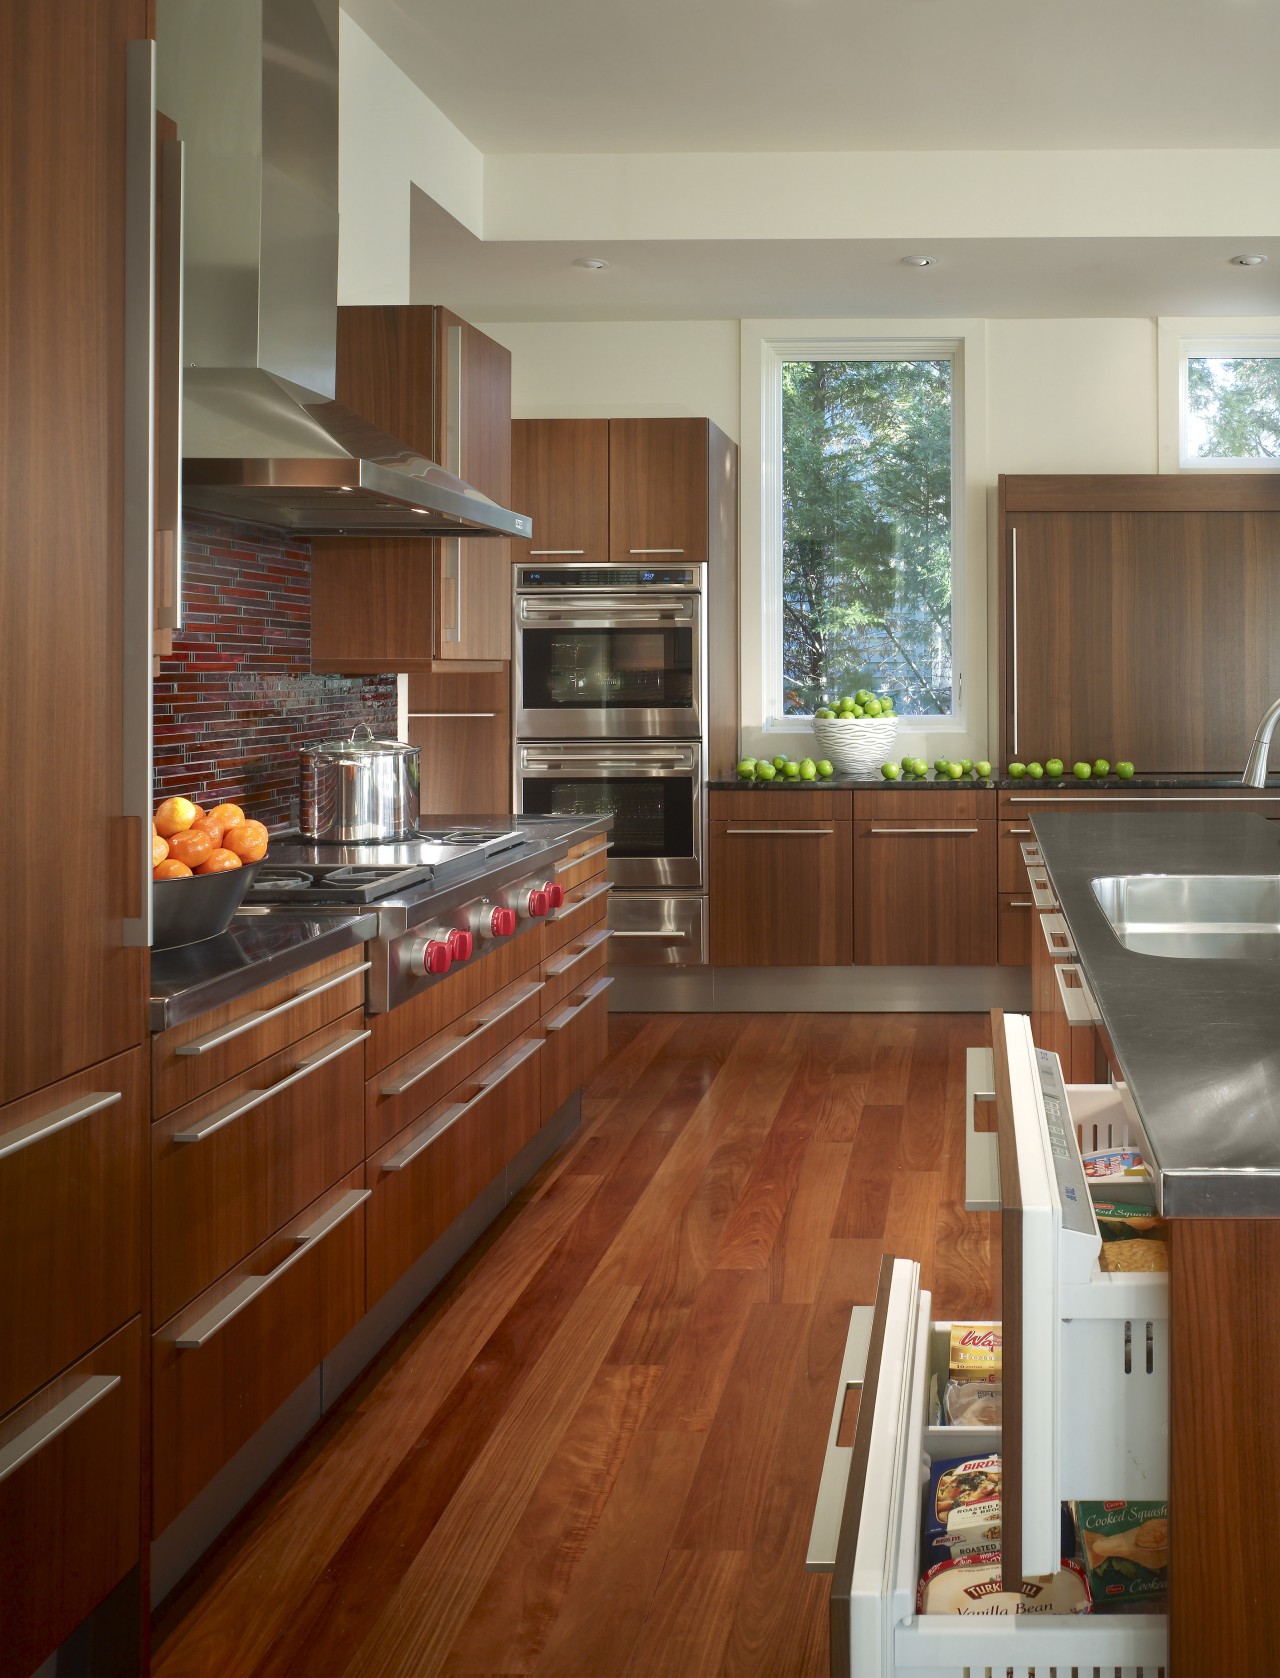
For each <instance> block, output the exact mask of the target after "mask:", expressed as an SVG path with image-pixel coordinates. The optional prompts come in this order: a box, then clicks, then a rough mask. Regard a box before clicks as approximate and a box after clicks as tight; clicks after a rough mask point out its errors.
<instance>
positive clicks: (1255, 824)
mask: <svg viewBox="0 0 1280 1678" xmlns="http://www.w3.org/2000/svg"><path fill="white" fill-rule="evenodd" d="M1031 822H1032V826H1033V827H1034V829H1035V834H1036V838H1037V839H1038V840H1039V842H1040V848H1041V854H1042V855H1043V857H1044V862H1045V866H1046V867H1047V869H1048V870H1049V877H1050V879H1051V881H1052V882H1053V888H1054V892H1055V894H1056V895H1057V898H1058V901H1059V903H1060V904H1061V905H1062V913H1063V915H1064V916H1065V918H1066V921H1067V925H1068V926H1069V927H1070V929H1071V935H1072V938H1073V940H1074V942H1075V946H1076V950H1077V952H1078V960H1079V962H1080V965H1081V967H1082V968H1083V969H1084V975H1085V978H1086V979H1087V980H1088V983H1089V986H1090V989H1091V990H1092V991H1093V994H1094V997H1095V999H1096V1001H1097V1004H1098V1010H1099V1012H1100V1013H1101V1015H1102V1020H1103V1024H1104V1026H1105V1028H1106V1031H1107V1034H1108V1036H1109V1037H1110V1039H1111V1044H1112V1048H1113V1050H1114V1052H1115V1057H1116V1060H1117V1062H1118V1063H1119V1066H1120V1069H1121V1072H1122V1073H1123V1075H1124V1078H1125V1081H1126V1083H1127V1085H1128V1090H1129V1094H1130V1096H1131V1097H1132V1099H1133V1103H1134V1106H1135V1107H1136V1109H1137V1113H1138V1117H1139V1119H1140V1120H1141V1123H1142V1126H1143V1129H1144V1130H1145V1131H1146V1136H1147V1143H1148V1148H1149V1152H1150V1162H1151V1165H1152V1168H1153V1174H1154V1177H1155V1181H1156V1185H1157V1193H1158V1196H1159V1201H1160V1205H1161V1209H1162V1210H1163V1212H1164V1213H1165V1215H1166V1216H1168V1217H1175V1218H1182V1217H1185V1218H1219V1217H1221V1218H1254V1217H1260V1218H1274V1217H1280V962H1277V961H1212V960H1210V961H1198V960H1186V959H1182V958H1176V957H1169V956H1150V955H1139V954H1136V953H1135V952H1133V951H1131V950H1127V949H1126V948H1125V947H1124V946H1123V945H1122V944H1121V943H1120V941H1119V939H1118V938H1117V937H1116V935H1115V933H1114V932H1113V931H1112V929H1111V927H1110V925H1109V924H1108V922H1107V920H1106V917H1105V916H1104V915H1103V913H1102V910H1101V909H1100V908H1099V906H1098V903H1097V901H1096V899H1095V898H1094V895H1093V891H1092V889H1091V887H1090V881H1091V880H1093V879H1096V878H1099V877H1101V876H1105V875H1108V874H1277V873H1280V823H1273V822H1268V821H1266V820H1265V819H1264V818H1263V817H1261V816H1255V815H1235V814H1232V813H1230V812H1226V813H1218V812H1214V813H1212V814H1183V815H1178V814H1176V813H1174V812H1170V813H1169V814H1167V815H1166V814H1163V813H1161V814H1155V815H1123V814H1121V813H1119V812H1106V811H1099V812H1097V813H1096V814H1085V813H1084V812H1080V813H1078V814H1077V813H1072V814H1066V813H1060V814H1053V813H1050V812H1048V811H1046V812H1044V813H1043V814H1035V813H1033V814H1032V816H1031Z"/></svg>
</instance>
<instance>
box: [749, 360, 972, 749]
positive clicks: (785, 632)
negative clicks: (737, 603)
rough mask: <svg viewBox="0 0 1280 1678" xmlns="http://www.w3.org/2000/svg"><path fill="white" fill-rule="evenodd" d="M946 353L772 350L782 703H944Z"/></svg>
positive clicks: (941, 708) (792, 708)
mask: <svg viewBox="0 0 1280 1678" xmlns="http://www.w3.org/2000/svg"><path fill="white" fill-rule="evenodd" d="M952 373H953V369H952V363H951V360H950V359H949V358H938V359H922V360H914V359H905V358H893V359H889V358H886V359H884V360H847V361H839V360H817V361H785V362H783V364H782V578H783V590H782V607H783V611H782V671H783V694H782V697H783V711H784V714H785V715H787V716H806V715H811V714H812V713H813V711H815V710H816V709H817V708H818V707H819V706H820V705H823V704H825V703H827V702H828V701H829V700H831V699H836V698H839V697H840V695H842V694H846V693H848V694H851V693H854V692H856V691H857V689H859V688H863V687H865V688H870V689H872V690H873V691H874V692H876V693H891V694H892V695H893V697H894V700H895V702H896V704H897V709H898V713H899V715H901V716H910V715H917V716H948V715H950V714H951V712H952V709H953V706H952V674H951V656H952V619H951V591H952V570H953V564H952V505H951V502H952V424H953V377H952Z"/></svg>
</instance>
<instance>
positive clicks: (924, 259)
mask: <svg viewBox="0 0 1280 1678" xmlns="http://www.w3.org/2000/svg"><path fill="white" fill-rule="evenodd" d="M933 264H934V258H933V257H931V256H904V257H903V259H902V266H903V267H904V268H932V267H933Z"/></svg>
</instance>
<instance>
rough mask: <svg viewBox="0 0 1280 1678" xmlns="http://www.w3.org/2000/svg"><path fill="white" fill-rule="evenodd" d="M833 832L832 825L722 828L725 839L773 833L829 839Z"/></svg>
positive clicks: (795, 837)
mask: <svg viewBox="0 0 1280 1678" xmlns="http://www.w3.org/2000/svg"><path fill="white" fill-rule="evenodd" d="M834 832H835V828H834V827H726V828H725V830H724V834H725V838H726V839H753V838H755V836H756V835H757V834H760V835H763V836H771V835H773V834H775V833H779V834H783V835H784V836H785V837H787V838H789V839H829V838H830V837H831V835H832V834H833V833H834Z"/></svg>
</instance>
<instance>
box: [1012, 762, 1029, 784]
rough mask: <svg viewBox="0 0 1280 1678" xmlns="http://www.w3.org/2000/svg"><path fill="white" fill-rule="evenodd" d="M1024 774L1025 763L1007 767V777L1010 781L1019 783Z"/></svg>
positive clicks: (1025, 769) (1025, 770)
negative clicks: (1008, 776)
mask: <svg viewBox="0 0 1280 1678" xmlns="http://www.w3.org/2000/svg"><path fill="white" fill-rule="evenodd" d="M1026 772H1027V766H1026V764H1025V763H1011V764H1010V765H1009V775H1010V778H1011V779H1012V780H1015V781H1020V780H1021V779H1022V777H1023V776H1024V775H1025V774H1026Z"/></svg>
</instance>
